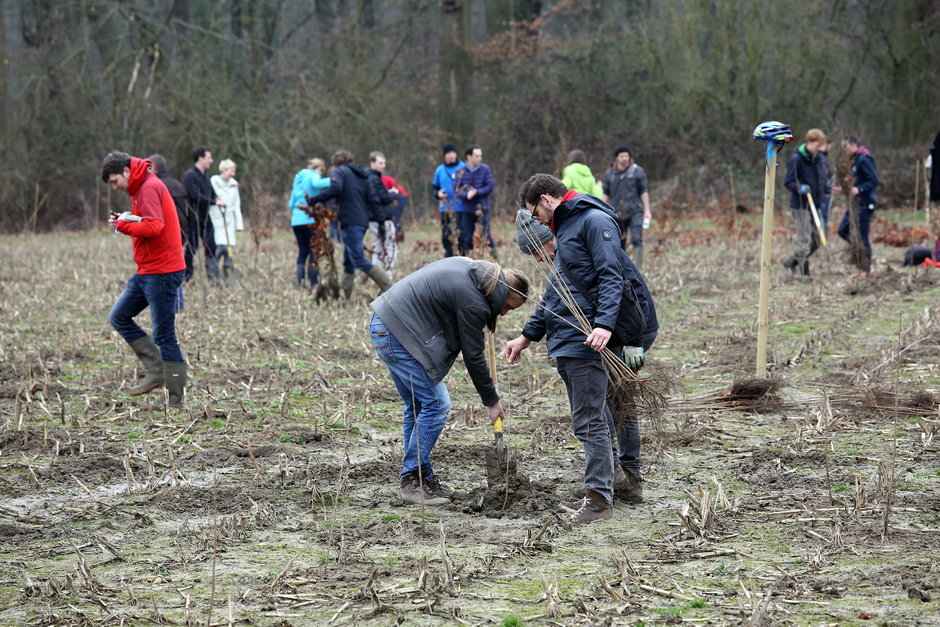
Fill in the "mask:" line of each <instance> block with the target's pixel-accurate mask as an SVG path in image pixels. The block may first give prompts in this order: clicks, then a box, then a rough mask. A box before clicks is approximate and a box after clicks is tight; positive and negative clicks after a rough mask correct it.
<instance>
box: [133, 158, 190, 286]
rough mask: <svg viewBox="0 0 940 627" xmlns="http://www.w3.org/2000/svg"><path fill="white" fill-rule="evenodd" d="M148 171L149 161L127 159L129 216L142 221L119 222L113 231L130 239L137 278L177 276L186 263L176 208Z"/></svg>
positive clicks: (161, 185)
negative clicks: (129, 163)
mask: <svg viewBox="0 0 940 627" xmlns="http://www.w3.org/2000/svg"><path fill="white" fill-rule="evenodd" d="M150 168H151V163H150V160H149V159H138V158H137V157H131V175H130V178H129V179H128V182H127V194H128V196H130V197H131V213H132V214H134V215H135V216H140V217H141V218H142V220H141V221H140V222H128V221H126V220H119V221H118V222H117V230H119V231H120V232H121V233H124V234H125V235H130V236H131V238H132V241H133V244H134V261H136V262H137V273H138V274H169V273H171V272H178V271H179V270H184V269H185V268H186V262H185V261H184V260H183V245H182V240H181V238H180V223H179V217H177V215H176V204H175V203H174V202H173V197H172V196H170V192H169V191H167V188H166V185H164V184H163V181H161V180H160V179H159V178H157V175H156V174H154V173H152V172H151V171H150Z"/></svg>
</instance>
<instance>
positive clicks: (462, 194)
mask: <svg viewBox="0 0 940 627" xmlns="http://www.w3.org/2000/svg"><path fill="white" fill-rule="evenodd" d="M471 187H472V188H473V189H475V190H477V193H476V195H475V196H474V197H473V198H472V199H470V200H467V192H469V191H470V188H471ZM454 189H455V190H457V197H458V198H459V199H460V211H461V212H463V213H476V211H477V209H482V210H483V211H489V210H490V194H492V193H493V172H492V171H491V170H490V166H488V165H486V164H485V163H481V164H480V167H479V168H477V169H476V170H473V171H472V172H471V171H470V168H469V167H467V166H466V165H464V167H462V168H460V169H459V170H457V174H456V175H455V177H454Z"/></svg>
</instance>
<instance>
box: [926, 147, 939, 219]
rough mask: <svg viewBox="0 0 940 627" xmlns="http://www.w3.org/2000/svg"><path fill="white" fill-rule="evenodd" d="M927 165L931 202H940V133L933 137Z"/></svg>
mask: <svg viewBox="0 0 940 627" xmlns="http://www.w3.org/2000/svg"><path fill="white" fill-rule="evenodd" d="M927 167H928V168H930V202H934V203H938V204H940V133H937V136H936V137H934V139H933V146H931V147H930V156H929V157H927Z"/></svg>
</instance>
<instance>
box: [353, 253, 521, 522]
mask: <svg viewBox="0 0 940 627" xmlns="http://www.w3.org/2000/svg"><path fill="white" fill-rule="evenodd" d="M528 293H529V279H528V278H527V277H526V276H525V274H523V273H522V272H519V271H518V270H511V269H507V270H501V269H500V267H499V265H498V264H496V263H493V262H491V261H484V260H477V261H474V260H471V259H468V258H466V257H450V258H447V259H441V260H440V261H435V262H433V263H430V264H428V265H426V266H424V267H423V268H421V269H420V270H418V271H417V272H414V273H412V274H410V275H408V276H406V277H405V278H403V279H401V280H400V281H398V282H397V283H395V284H394V285H393V286H392V287H391V288H390V289H389V290H388V291H387V292H385V293H384V294H382V295H381V296H379V297H378V298H376V299H375V300H374V301H372V310H373V311H374V313H373V314H372V320H371V322H370V324H369V332H370V334H371V336H372V346H373V348H375V352H376V353H377V354H378V356H379V357H380V358H381V359H382V361H384V362H385V364H386V365H387V366H388V370H389V372H390V373H391V375H392V381H393V382H394V383H395V388H396V389H397V390H398V393H399V394H400V395H401V398H402V401H404V403H405V407H404V430H403V436H404V438H403V441H402V443H403V446H404V449H405V455H404V459H403V461H402V469H401V475H400V479H401V489H400V491H399V498H400V499H401V500H402V501H404V502H406V503H414V504H418V505H443V504H445V503H449V502H450V495H451V494H452V491H451V490H450V489H449V488H447V487H446V486H445V485H443V484H442V483H441V482H440V479H438V477H437V475H436V474H435V473H434V468H433V467H432V465H431V451H432V449H433V448H434V445H435V443H436V442H437V439H438V437H439V436H440V434H441V431H442V430H443V428H444V423H445V422H446V421H447V414H448V412H449V411H450V408H451V403H450V395H449V393H448V392H447V386H446V385H445V384H444V382H443V378H444V376H445V375H446V374H447V373H448V371H449V370H450V369H451V366H453V365H454V361H455V360H456V359H457V354H458V353H463V360H464V364H466V367H467V373H468V374H469V375H470V379H471V380H472V381H473V385H474V387H475V388H476V390H477V393H478V394H479V395H480V399H481V400H482V401H483V404H484V405H485V406H486V414H487V417H488V418H489V419H490V422H491V423H493V422H496V419H497V418H499V417H502V416H503V406H502V404H501V403H500V400H499V393H498V392H497V391H496V385H495V383H494V382H493V379H492V377H491V376H490V371H489V368H488V366H487V363H486V357H485V354H484V345H485V340H484V335H483V329H484V327H486V328H489V329H490V331H492V330H494V329H495V328H496V319H497V317H498V316H503V315H505V314H506V313H507V312H509V311H510V310H512V309H516V308H518V307H520V306H522V304H523V303H524V302H525V301H526V298H527V296H528Z"/></svg>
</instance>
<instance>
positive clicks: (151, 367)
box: [127, 335, 163, 396]
mask: <svg viewBox="0 0 940 627" xmlns="http://www.w3.org/2000/svg"><path fill="white" fill-rule="evenodd" d="M131 348H132V349H133V351H134V352H135V353H136V354H137V358H138V359H140V361H141V363H143V364H144V378H143V380H142V381H141V382H140V383H138V384H137V385H135V386H134V387H132V388H130V389H129V390H128V391H127V393H128V394H130V395H131V396H138V395H140V394H146V393H147V392H150V391H153V390H155V389H157V388H158V387H162V386H163V361H162V360H161V358H160V348H159V347H158V346H157V345H156V344H154V342H153V338H151V337H150V336H149V335H145V336H144V337H142V338H138V339H136V340H134V341H133V342H131Z"/></svg>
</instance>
